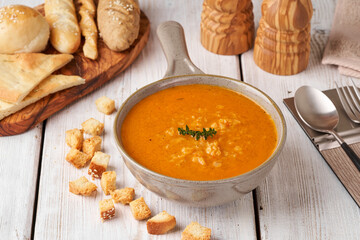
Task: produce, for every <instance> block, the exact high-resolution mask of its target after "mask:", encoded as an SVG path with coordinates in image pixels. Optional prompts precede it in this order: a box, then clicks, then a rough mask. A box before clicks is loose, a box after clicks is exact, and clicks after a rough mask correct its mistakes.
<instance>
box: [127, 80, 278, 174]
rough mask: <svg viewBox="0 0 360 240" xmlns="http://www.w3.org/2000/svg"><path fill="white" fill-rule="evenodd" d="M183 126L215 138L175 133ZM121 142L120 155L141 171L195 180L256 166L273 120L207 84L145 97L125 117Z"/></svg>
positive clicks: (269, 149) (268, 145)
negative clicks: (122, 154)
mask: <svg viewBox="0 0 360 240" xmlns="http://www.w3.org/2000/svg"><path fill="white" fill-rule="evenodd" d="M186 126H188V130H189V129H190V130H194V131H199V132H203V131H204V128H205V132H206V131H209V132H210V131H213V132H214V131H216V134H215V135H213V136H212V137H211V136H209V137H208V138H207V139H206V140H205V138H204V137H203V136H201V137H200V138H199V139H196V136H195V137H193V136H192V135H187V134H185V135H183V134H180V133H181V132H183V133H184V131H186ZM179 128H180V129H181V130H179ZM210 128H211V129H210ZM121 138H122V142H123V145H124V148H125V150H126V152H127V153H128V154H129V155H130V156H131V157H132V158H133V159H134V160H135V161H137V162H138V163H140V164H141V165H143V166H144V167H146V168H148V169H150V170H153V171H155V172H158V173H160V174H163V175H166V176H170V177H174V178H180V179H187V180H200V181H205V180H218V179H224V178H230V177H234V176H237V175H239V174H242V173H245V172H248V171H250V170H252V169H254V168H256V167H257V166H259V165H261V164H262V163H263V162H264V161H265V160H266V159H267V158H268V157H269V156H270V155H271V154H272V153H273V152H274V150H275V147H276V144H277V133H276V128H275V124H274V121H273V120H272V118H271V117H270V115H269V114H268V113H267V112H266V111H265V110H264V109H263V108H262V107H260V106H259V105H258V104H256V103H255V102H254V101H252V100H250V99H249V98H247V97H245V96H243V95H241V94H238V93H236V92H234V91H231V90H228V89H225V88H221V87H217V86H210V85H185V86H177V87H173V88H169V89H165V90H162V91H159V92H157V93H155V94H153V95H150V96H148V97H146V98H145V99H143V100H141V101H140V102H139V103H138V104H136V105H135V106H134V107H133V108H132V109H131V111H130V112H129V113H128V115H127V116H126V118H125V120H124V122H123V125H122V128H121Z"/></svg>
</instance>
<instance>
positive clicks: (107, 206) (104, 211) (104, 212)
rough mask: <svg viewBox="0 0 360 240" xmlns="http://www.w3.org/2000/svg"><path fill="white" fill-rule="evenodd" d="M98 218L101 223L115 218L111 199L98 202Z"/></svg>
mask: <svg viewBox="0 0 360 240" xmlns="http://www.w3.org/2000/svg"><path fill="white" fill-rule="evenodd" d="M99 209H100V218H101V220H102V221H104V220H108V219H110V218H112V217H114V216H115V206H114V203H113V201H112V200H111V199H104V200H102V201H100V202H99Z"/></svg>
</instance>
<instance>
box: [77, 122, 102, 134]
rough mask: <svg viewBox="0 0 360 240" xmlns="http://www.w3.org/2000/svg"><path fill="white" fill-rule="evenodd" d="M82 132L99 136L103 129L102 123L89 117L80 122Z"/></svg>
mask: <svg viewBox="0 0 360 240" xmlns="http://www.w3.org/2000/svg"><path fill="white" fill-rule="evenodd" d="M81 126H82V128H83V129H84V132H85V133H87V134H91V135H93V136H99V135H101V134H102V132H103V131H104V124H103V123H101V122H99V121H98V120H96V119H94V118H90V119H88V120H86V121H85V122H83V123H82V124H81Z"/></svg>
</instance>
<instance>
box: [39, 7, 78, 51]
mask: <svg viewBox="0 0 360 240" xmlns="http://www.w3.org/2000/svg"><path fill="white" fill-rule="evenodd" d="M45 18H46V20H47V22H48V23H49V24H50V42H51V44H52V45H53V47H54V48H55V49H56V50H58V51H59V52H61V53H74V52H75V51H76V50H77V49H78V48H79V45H80V41H81V35H80V28H79V24H78V21H77V18H76V12H75V6H74V3H73V1H72V0H45Z"/></svg>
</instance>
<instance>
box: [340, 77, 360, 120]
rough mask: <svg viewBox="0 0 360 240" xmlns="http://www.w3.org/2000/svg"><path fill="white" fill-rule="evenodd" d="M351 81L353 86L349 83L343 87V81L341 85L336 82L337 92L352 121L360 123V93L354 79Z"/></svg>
mask: <svg viewBox="0 0 360 240" xmlns="http://www.w3.org/2000/svg"><path fill="white" fill-rule="evenodd" d="M350 81H351V86H349V84H347V83H345V84H344V85H343V83H342V80H340V82H339V84H338V83H337V82H335V86H336V91H337V93H338V95H339V99H340V102H341V104H342V106H343V108H344V110H345V112H346V114H347V115H348V117H349V118H350V120H351V121H353V122H355V123H360V92H359V89H358V88H357V87H356V85H355V83H354V81H353V80H352V79H350Z"/></svg>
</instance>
